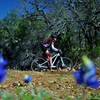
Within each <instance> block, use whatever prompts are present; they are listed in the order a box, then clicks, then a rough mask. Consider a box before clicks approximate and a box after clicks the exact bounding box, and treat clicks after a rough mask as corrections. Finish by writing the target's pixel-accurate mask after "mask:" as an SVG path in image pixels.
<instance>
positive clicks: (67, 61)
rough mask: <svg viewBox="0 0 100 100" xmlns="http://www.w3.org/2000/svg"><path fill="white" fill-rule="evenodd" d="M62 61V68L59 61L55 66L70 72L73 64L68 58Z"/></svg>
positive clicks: (63, 58)
mask: <svg viewBox="0 0 100 100" xmlns="http://www.w3.org/2000/svg"><path fill="white" fill-rule="evenodd" d="M62 60H63V62H64V66H62V63H61V61H58V63H57V66H58V67H59V68H62V69H63V68H67V69H68V68H69V69H68V70H71V69H72V67H73V62H72V60H71V59H70V58H68V57H62Z"/></svg>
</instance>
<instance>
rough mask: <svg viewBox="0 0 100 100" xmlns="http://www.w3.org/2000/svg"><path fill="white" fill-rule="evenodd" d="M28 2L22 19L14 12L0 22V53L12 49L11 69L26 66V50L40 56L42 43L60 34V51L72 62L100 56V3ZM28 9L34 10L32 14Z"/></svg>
mask: <svg viewBox="0 0 100 100" xmlns="http://www.w3.org/2000/svg"><path fill="white" fill-rule="evenodd" d="M29 1H30V0H24V1H23V2H22V6H24V9H23V10H25V12H24V14H23V16H19V13H18V12H17V11H16V10H15V11H12V12H11V13H9V14H8V16H7V17H6V18H4V19H3V20H1V21H0V46H1V48H0V51H4V52H6V51H5V49H4V48H9V49H10V51H12V52H13V55H14V56H13V57H14V58H12V59H9V60H10V61H11V64H12V66H15V65H14V63H16V64H17V66H20V65H23V64H22V62H23V63H24V58H25V59H26V58H27V56H26V57H25V56H24V55H26V51H27V50H28V53H31V54H32V53H35V54H36V53H37V55H40V54H41V49H40V42H41V41H43V39H44V38H47V37H48V36H49V35H50V34H52V33H55V32H59V33H61V36H60V39H59V40H58V47H59V48H61V49H62V51H63V52H64V54H65V56H69V57H71V58H72V59H73V61H75V59H76V58H77V57H78V58H79V57H81V55H82V54H84V53H85V54H87V55H91V56H93V57H94V56H95V57H98V56H99V55H100V52H99V51H100V38H99V37H100V35H99V33H100V23H99V20H100V12H99V4H100V1H99V0H88V1H87V2H86V1H85V0H83V1H80V0H76V1H75V2H74V1H73V0H67V1H66V2H65V0H53V1H49V0H47V1H45V0H43V1H42V0H35V1H34V0H31V1H32V2H31V1H30V2H29ZM28 7H31V8H32V9H34V10H32V11H31V12H30V10H29V8H28ZM62 33H63V34H62ZM37 51H38V52H37ZM7 53H8V52H7ZM94 54H95V55H94ZM28 55H29V54H28ZM6 56H8V55H6ZM73 56H74V57H73ZM8 58H9V57H8ZM30 59H31V58H30V57H29V59H28V61H26V62H28V64H30V62H31V60H30ZM28 64H27V65H28ZM28 66H30V65H28Z"/></svg>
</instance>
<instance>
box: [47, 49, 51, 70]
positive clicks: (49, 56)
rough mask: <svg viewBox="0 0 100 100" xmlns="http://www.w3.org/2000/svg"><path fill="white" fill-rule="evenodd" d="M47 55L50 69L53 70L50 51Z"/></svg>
mask: <svg viewBox="0 0 100 100" xmlns="http://www.w3.org/2000/svg"><path fill="white" fill-rule="evenodd" d="M46 54H47V60H48V62H49V64H50V65H49V67H50V70H52V66H53V63H52V55H51V53H50V51H49V50H46Z"/></svg>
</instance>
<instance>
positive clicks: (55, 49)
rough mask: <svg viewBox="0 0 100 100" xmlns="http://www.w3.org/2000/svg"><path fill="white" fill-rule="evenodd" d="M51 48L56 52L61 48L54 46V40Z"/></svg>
mask: <svg viewBox="0 0 100 100" xmlns="http://www.w3.org/2000/svg"><path fill="white" fill-rule="evenodd" d="M51 48H52V50H54V51H55V52H58V51H59V49H57V48H55V47H54V42H52V44H51Z"/></svg>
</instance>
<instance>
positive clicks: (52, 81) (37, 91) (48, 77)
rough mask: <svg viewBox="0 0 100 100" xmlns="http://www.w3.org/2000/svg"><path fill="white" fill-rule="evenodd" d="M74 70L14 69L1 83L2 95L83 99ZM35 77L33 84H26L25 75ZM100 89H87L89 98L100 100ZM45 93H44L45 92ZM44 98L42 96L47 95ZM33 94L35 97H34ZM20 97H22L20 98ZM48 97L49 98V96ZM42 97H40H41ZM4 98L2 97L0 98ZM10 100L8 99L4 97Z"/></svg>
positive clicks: (28, 99)
mask: <svg viewBox="0 0 100 100" xmlns="http://www.w3.org/2000/svg"><path fill="white" fill-rule="evenodd" d="M72 73H73V72H66V71H59V72H58V71H53V72H31V71H14V70H10V71H9V72H8V79H7V81H6V83H5V84H2V85H0V93H1V94H0V95H1V97H2V95H3V96H4V97H5V95H11V97H10V99H9V100H11V98H12V100H13V98H15V100H82V98H83V97H82V96H83V95H82V93H83V88H82V87H81V86H79V85H77V84H76V82H75V80H74V78H73V76H72ZM26 74H27V75H31V76H32V77H33V81H32V84H25V83H24V82H23V78H24V76H25V75H26ZM99 92H100V90H92V89H89V88H87V89H86V90H85V93H86V96H88V100H94V99H91V98H95V97H96V99H95V100H100V98H99V97H100V94H99ZM43 93H44V94H43ZM45 95H46V98H45V99H42V97H45ZM33 96H34V97H35V98H34V99H32V98H33ZM18 97H20V99H18ZM47 97H48V98H47ZM39 98H40V99H39ZM0 100H2V99H0ZM4 100H8V99H4Z"/></svg>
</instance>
